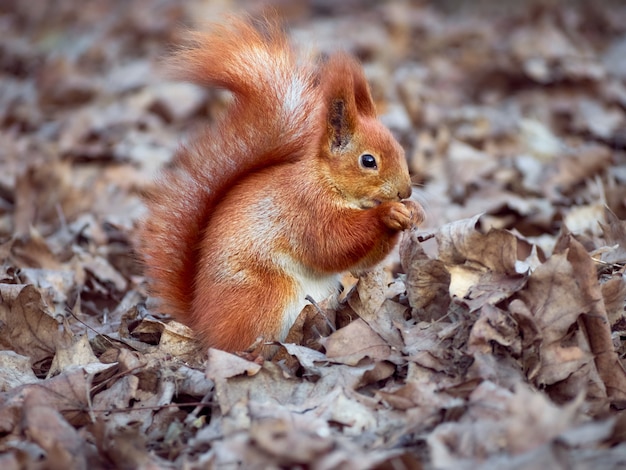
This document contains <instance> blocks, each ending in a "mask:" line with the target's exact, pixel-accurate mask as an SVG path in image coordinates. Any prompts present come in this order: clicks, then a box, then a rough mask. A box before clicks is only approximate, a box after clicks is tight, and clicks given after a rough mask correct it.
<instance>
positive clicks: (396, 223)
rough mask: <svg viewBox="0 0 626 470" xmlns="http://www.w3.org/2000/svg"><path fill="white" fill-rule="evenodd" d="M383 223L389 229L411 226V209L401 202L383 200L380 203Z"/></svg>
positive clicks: (402, 228) (401, 228)
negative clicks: (383, 201)
mask: <svg viewBox="0 0 626 470" xmlns="http://www.w3.org/2000/svg"><path fill="white" fill-rule="evenodd" d="M379 207H380V210H381V211H382V212H383V213H382V221H383V223H384V224H385V225H386V226H387V227H389V228H390V229H391V230H397V231H401V230H406V229H407V228H409V227H410V226H411V212H412V211H411V209H410V208H409V207H407V206H406V205H405V204H404V203H402V202H385V203H383V204H381V205H380V206H379Z"/></svg>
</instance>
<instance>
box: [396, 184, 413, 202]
mask: <svg viewBox="0 0 626 470" xmlns="http://www.w3.org/2000/svg"><path fill="white" fill-rule="evenodd" d="M412 192H413V191H412V189H411V182H409V183H408V184H407V185H406V186H405V187H404V188H402V189H401V190H400V191H398V197H399V198H400V199H407V198H409V197H411V193H412Z"/></svg>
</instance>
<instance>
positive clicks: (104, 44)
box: [0, 0, 626, 469]
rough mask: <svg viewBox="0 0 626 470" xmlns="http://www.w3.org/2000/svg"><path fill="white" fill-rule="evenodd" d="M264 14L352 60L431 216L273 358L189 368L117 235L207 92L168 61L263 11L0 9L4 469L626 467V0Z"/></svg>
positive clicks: (154, 2)
mask: <svg viewBox="0 0 626 470" xmlns="http://www.w3.org/2000/svg"><path fill="white" fill-rule="evenodd" d="M274 3H275V7H276V8H277V10H278V12H279V13H280V14H281V15H282V16H283V17H284V19H285V22H286V24H287V26H288V28H289V31H290V35H291V36H292V37H293V39H294V41H295V42H296V43H301V44H305V45H307V47H312V48H314V49H315V50H317V51H319V52H321V53H324V52H329V51H332V50H334V49H336V48H338V47H340V48H343V49H346V50H348V51H350V52H351V53H353V54H355V55H356V56H358V57H359V58H360V59H361V61H362V62H363V64H364V66H365V70H366V74H367V76H368V79H369V81H370V84H371V87H372V93H373V95H374V97H375V100H376V102H377V106H378V109H379V111H380V114H381V119H382V120H383V122H385V124H386V125H388V126H389V127H390V128H391V129H392V131H393V132H394V134H395V135H396V136H397V137H398V139H399V140H400V141H401V143H402V144H403V146H404V147H405V149H406V151H407V158H408V161H409V166H410V169H411V172H412V176H413V179H414V181H415V183H416V185H417V191H416V192H417V198H418V199H419V200H420V202H422V204H423V205H424V207H425V210H426V213H427V216H428V218H427V221H426V222H425V224H424V225H423V226H422V227H420V228H419V230H417V231H413V232H410V233H407V234H406V235H405V237H404V239H403V241H402V243H401V245H400V247H399V250H397V252H396V253H394V255H393V256H392V257H391V258H390V260H389V263H388V265H387V267H386V269H383V268H381V269H377V270H374V271H372V272H370V273H367V274H364V275H362V276H361V277H360V278H359V280H358V282H357V283H356V284H355V283H354V282H353V283H348V282H347V283H346V290H345V293H344V298H343V299H342V300H341V303H340V304H339V306H338V307H337V308H335V309H331V308H330V307H328V305H327V304H325V303H321V304H320V306H318V307H315V306H308V307H307V308H306V309H305V312H306V315H302V316H301V320H302V321H299V322H297V323H296V325H295V326H294V328H293V329H292V332H291V336H290V340H293V342H285V344H282V345H280V346H279V347H280V352H279V354H278V355H277V356H276V357H275V358H274V359H273V360H272V361H265V362H263V361H261V360H259V358H258V357H257V358H256V359H255V358H254V355H250V354H240V355H234V354H228V353H225V352H222V351H218V350H210V351H209V353H208V358H207V357H206V352H204V353H203V352H202V351H199V349H198V347H197V344H196V343H195V341H194V339H193V335H192V334H191V333H190V332H189V330H188V329H187V328H186V327H184V326H182V325H180V324H178V323H176V322H173V321H171V320H170V319H169V318H168V317H167V316H166V315H161V314H160V313H158V312H155V311H154V310H151V309H150V308H149V307H150V306H151V301H150V300H148V303H147V304H146V298H147V287H146V280H145V279H144V278H143V276H142V270H141V266H140V264H139V263H138V262H137V258H136V256H135V254H134V253H133V249H132V246H133V237H134V234H135V231H136V226H137V222H138V220H140V218H141V217H142V216H143V215H144V209H143V206H142V203H141V198H140V195H141V193H142V191H144V190H145V189H146V188H148V187H149V186H150V185H151V182H152V181H153V178H154V176H155V175H156V174H157V172H158V170H159V169H160V168H161V167H162V166H163V165H164V164H166V163H167V162H168V161H169V160H170V159H171V158H172V156H173V154H174V153H175V151H176V149H177V147H178V145H179V143H180V142H181V141H182V140H184V139H185V137H186V136H188V135H189V134H190V132H191V131H193V129H197V128H198V127H199V126H202V125H209V124H210V122H212V121H213V120H214V119H215V116H216V114H219V112H220V110H221V109H223V107H224V103H225V102H224V99H223V98H224V96H223V94H220V93H216V92H214V91H207V90H203V89H200V88H198V87H195V86H193V85H190V84H185V83H176V82H172V81H170V80H168V79H167V78H166V77H165V76H164V74H163V73H161V70H162V59H163V57H165V56H166V55H167V54H168V52H169V51H171V50H172V49H173V47H174V46H175V45H176V44H177V43H179V42H180V39H181V35H182V33H183V32H184V29H185V28H189V27H197V26H198V25H199V24H201V20H216V19H219V17H220V15H222V14H224V12H228V11H236V10H237V9H238V8H241V7H246V6H251V7H252V8H255V9H256V10H257V11H258V3H257V2H231V1H228V0H224V1H215V2H211V1H199V0H196V1H189V2H179V1H175V0H132V1H126V0H103V1H98V2H78V1H75V0H57V1H54V2H47V1H43V0H42V1H39V2H37V1H35V2H24V1H20V0H9V1H4V2H2V3H1V4H0V25H1V28H0V30H1V31H2V38H1V39H0V263H1V264H0V467H1V468H3V469H17V468H51V469H69V468H71V469H73V468H78V469H81V468H93V469H98V468H101V469H106V468H144V469H147V468H187V469H193V468H206V467H207V466H208V465H213V466H215V467H218V468H224V467H229V468H231V467H232V468H235V467H240V468H312V469H334V468H342V469H343V468H350V469H361V468H381V469H382V468H388V469H401V468H407V469H421V468H424V469H432V468H438V469H448V468H449V469H465V468H468V469H477V468H480V469H492V468H493V469H502V468H507V469H511V468H512V469H522V468H523V469H535V468H536V469H542V468H551V469H586V468H602V469H611V468H626V442H625V441H626V411H625V409H626V373H625V371H624V365H625V357H626V342H625V341H626V317H625V308H624V307H625V299H626V282H625V277H624V266H625V264H626V222H625V221H624V220H625V219H626V5H625V4H624V3H623V2H609V1H607V2H593V3H592V2H558V1H552V2H543V6H538V5H539V3H541V2H537V4H536V6H532V2H518V1H516V2H500V3H499V2H448V1H445V2H434V1H433V2H428V1H422V2H420V1H414V2H410V1H398V2H367V1H356V0H349V1H344V2H332V1H325V0H309V1H306V2H299V3H294V2H287V1H282V2H274ZM503 5H504V6H503ZM172 229H173V230H175V227H173V228H172ZM318 300H321V299H318ZM146 305H148V307H146ZM325 306H326V307H327V310H325V311H322V312H320V310H318V308H324V307H325ZM251 314H253V313H251Z"/></svg>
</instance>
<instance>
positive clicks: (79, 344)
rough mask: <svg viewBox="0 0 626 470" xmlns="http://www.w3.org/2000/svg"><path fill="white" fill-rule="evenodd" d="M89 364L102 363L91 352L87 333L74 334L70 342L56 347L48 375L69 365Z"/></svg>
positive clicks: (54, 373) (58, 371)
mask: <svg viewBox="0 0 626 470" xmlns="http://www.w3.org/2000/svg"><path fill="white" fill-rule="evenodd" d="M90 364H97V365H102V364H101V363H100V361H99V360H98V358H97V357H96V355H95V354H94V353H93V351H92V349H91V345H90V344H89V338H88V337H87V335H86V334H83V335H80V336H75V337H74V338H72V341H71V343H70V344H67V345H63V346H61V347H58V348H57V350H56V354H55V355H54V359H52V364H51V365H50V371H49V372H48V377H52V376H53V375H56V374H58V373H60V372H62V371H63V370H66V369H69V368H70V367H75V366H87V365H90ZM107 367H108V366H107Z"/></svg>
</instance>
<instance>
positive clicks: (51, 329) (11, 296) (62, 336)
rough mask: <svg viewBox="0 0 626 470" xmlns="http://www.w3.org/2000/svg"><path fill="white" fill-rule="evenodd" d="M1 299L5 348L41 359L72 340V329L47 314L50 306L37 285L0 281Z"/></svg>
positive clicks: (0, 306)
mask: <svg viewBox="0 0 626 470" xmlns="http://www.w3.org/2000/svg"><path fill="white" fill-rule="evenodd" d="M0 300H1V301H2V302H1V303H0V324H1V325H2V330H1V333H2V334H1V335H0V341H1V342H2V343H1V346H2V348H3V349H12V350H14V351H15V352H17V353H18V354H23V355H28V356H29V357H30V358H31V361H32V362H33V363H37V362H39V361H41V360H42V359H45V358H47V357H51V356H53V355H54V354H55V352H56V350H57V348H59V347H62V346H64V345H68V344H69V343H70V336H69V333H67V332H65V331H63V330H61V329H60V326H59V323H58V322H57V321H56V320H54V319H53V318H52V317H50V316H49V315H48V314H47V311H48V308H47V307H46V305H45V304H44V301H43V299H42V297H41V294H40V293H39V292H38V291H37V289H36V288H35V287H34V286H32V285H27V286H24V285H14V284H0Z"/></svg>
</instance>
